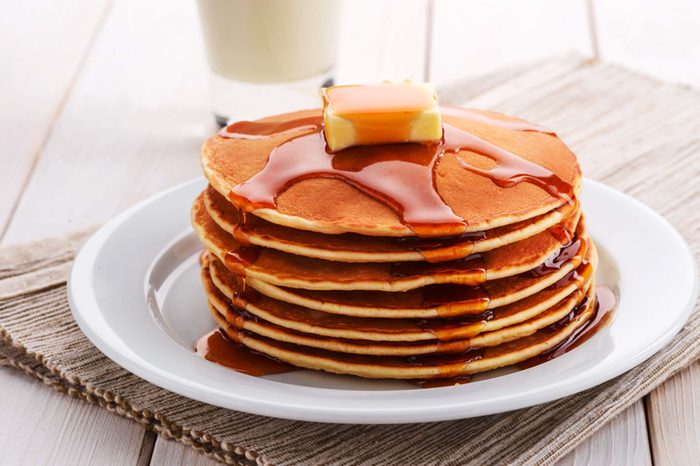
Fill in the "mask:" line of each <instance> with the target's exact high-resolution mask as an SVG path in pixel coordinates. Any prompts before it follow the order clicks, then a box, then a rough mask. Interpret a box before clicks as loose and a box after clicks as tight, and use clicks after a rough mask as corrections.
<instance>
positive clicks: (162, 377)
mask: <svg viewBox="0 0 700 466" xmlns="http://www.w3.org/2000/svg"><path fill="white" fill-rule="evenodd" d="M204 183H205V181H204V179H203V178H202V177H197V178H194V179H192V180H188V181H185V182H183V183H180V184H177V185H175V186H173V187H171V188H169V189H166V190H164V191H161V192H160V193H157V194H155V195H154V196H151V197H149V198H147V199H145V200H143V201H141V202H139V203H137V204H136V205H134V206H132V207H130V208H129V209H127V210H125V211H124V212H122V213H121V214H119V215H118V216H116V217H115V218H114V219H113V220H111V221H110V222H108V223H107V224H106V225H104V226H103V227H102V228H100V229H99V230H98V231H97V232H96V233H95V234H93V235H92V236H91V237H90V239H89V240H88V241H87V242H86V243H85V244H84V245H83V247H82V248H81V250H80V251H79V252H78V254H77V255H76V257H75V260H74V263H73V265H72V267H71V270H70V273H69V276H68V281H67V290H68V301H69V304H70V308H71V312H72V315H73V318H74V319H75V320H76V322H77V323H78V325H79V327H80V329H81V331H82V332H83V333H84V334H85V335H86V336H87V338H88V339H89V340H90V341H91V342H92V343H93V344H94V345H95V346H96V347H97V349H98V350H100V351H101V352H102V353H103V354H105V355H106V356H107V357H108V358H110V359H111V360H112V361H114V362H115V363H116V364H118V365H119V366H121V367H123V368H125V369H126V370H128V371H130V372H132V373H133V374H135V375H137V376H138V377H141V378H143V379H145V380H147V381H149V382H151V383H153V384H155V385H157V386H159V387H161V388H164V389H166V390H169V391H172V392H174V393H178V394H181V395H184V396H187V397H189V398H192V399H195V400H197V401H201V402H204V403H209V404H213V405H216V406H220V407H223V408H228V409H234V410H239V411H244V412H248V413H252V414H258V415H265V416H272V417H277V418H283V419H290V420H302V421H311V422H331V423H356V424H389V423H415V422H433V421H446V420H454V419H464V418H468V417H475V416H480V415H487V414H497V413H501V412H506V411H511V410H515V409H520V408H525V407H529V406H534V405H537V404H540V403H544V402H548V401H554V400H557V399H560V398H562V397H565V396H569V395H573V394H575V393H579V392H581V391H583V390H586V389H589V388H592V387H594V386H597V385H599V384H601V383H604V382H606V381H608V380H611V379H612V378H614V377H617V376H619V375H620V374H622V373H624V372H627V371H628V370H630V369H632V368H633V367H635V366H637V365H638V364H640V363H642V362H643V361H645V360H647V359H649V358H650V357H651V356H653V355H654V354H655V353H656V352H657V351H658V350H659V349H661V348H662V347H663V346H665V345H666V344H667V343H668V342H669V341H670V340H671V339H672V338H673V337H674V336H675V335H676V334H677V333H678V332H679V331H680V329H681V328H682V327H683V325H685V323H686V322H687V320H688V317H689V315H690V313H691V311H692V310H693V308H694V305H695V301H696V298H697V294H698V287H699V282H698V269H697V264H696V261H695V257H694V255H693V254H692V251H691V249H690V247H689V245H688V243H687V242H686V241H685V239H684V238H683V236H682V235H681V234H680V233H679V232H678V231H677V230H676V228H675V227H673V225H671V224H670V223H669V222H668V221H667V220H666V219H665V218H664V217H663V216H662V215H660V214H659V213H657V212H656V211H654V210H653V209H651V208H650V207H648V206H647V205H645V204H644V203H642V202H640V201H639V200H637V199H635V198H633V197H631V196H629V195H627V194H625V193H623V192H621V191H618V190H615V189H613V188H611V187H609V186H607V185H605V184H603V183H601V182H598V181H594V180H591V179H585V181H584V184H591V185H593V186H595V189H600V190H603V191H605V194H606V196H607V195H616V196H622V197H624V198H625V200H626V201H628V202H632V203H633V204H635V205H636V207H638V208H641V210H642V211H644V214H645V215H651V216H652V217H653V218H654V219H655V220H656V223H659V224H661V225H663V226H664V228H665V230H666V232H667V233H668V234H670V235H672V236H674V237H675V240H676V241H677V242H680V244H682V245H683V246H684V248H685V253H686V255H685V256H686V257H687V258H688V259H689V262H690V268H691V269H692V272H693V277H694V278H693V284H692V290H691V291H690V293H689V295H688V300H687V303H686V305H685V308H684V310H683V311H682V312H681V313H680V314H679V318H678V320H677V321H675V322H674V325H673V326H670V327H669V328H668V330H667V331H666V332H665V333H664V334H663V335H662V336H661V337H660V338H658V339H657V340H656V341H655V342H653V343H652V344H650V345H648V346H647V347H646V348H645V349H644V350H643V351H640V352H638V353H637V354H635V355H633V356H630V357H628V358H626V359H625V360H623V361H621V362H619V363H618V364H617V365H614V366H612V367H604V368H601V369H599V370H598V371H597V372H596V373H595V376H594V377H588V378H586V379H585V380H579V379H581V377H570V378H567V379H564V380H562V381H559V382H558V383H555V384H551V385H550V386H548V387H547V390H540V391H539V392H538V391H537V388H536V387H534V388H531V389H529V390H525V391H522V392H518V393H516V394H512V393H511V394H504V395H503V396H501V397H496V398H491V399H490V400H489V401H490V403H489V404H490V405H491V409H485V410H479V409H478V408H476V409H475V408H474V407H473V406H472V407H468V408H465V405H464V404H463V403H462V404H455V403H452V404H447V405H437V406H436V405H429V404H426V405H413V406H409V407H405V406H403V407H384V408H382V410H381V412H379V413H378V412H377V410H376V408H371V409H367V408H365V409H358V408H357V407H356V406H351V405H348V406H345V405H343V404H340V405H337V406H334V407H333V408H332V409H329V408H327V407H322V406H315V405H313V404H310V405H309V404H307V405H295V404H290V403H289V402H283V401H278V400H270V399H264V400H261V399H260V398H259V397H250V396H249V395H248V394H247V393H241V392H230V391H229V392H226V395H227V397H225V398H217V396H218V395H219V392H220V390H218V389H215V388H212V387H208V386H199V385H192V383H182V382H181V381H180V380H179V379H180V378H181V377H177V376H176V375H175V374H173V373H172V372H163V371H158V370H154V369H157V368H149V367H146V366H144V365H143V364H141V363H140V360H141V359H139V360H135V359H134V358H132V357H129V355H126V354H123V353H122V352H121V351H120V350H119V349H118V348H116V347H114V346H113V345H112V344H111V343H110V342H109V341H108V340H107V339H106V338H105V336H104V335H101V334H100V332H99V331H97V330H96V329H95V328H93V327H92V325H91V323H90V322H89V321H88V317H89V316H90V315H92V317H93V318H95V317H99V314H100V312H101V311H100V305H99V303H98V301H97V297H96V296H95V294H94V292H92V291H93V290H94V288H93V280H92V279H93V277H92V275H91V272H92V270H93V269H94V266H95V261H96V259H97V257H98V254H99V252H100V251H101V248H102V246H104V243H105V242H106V241H107V240H108V239H109V238H110V237H111V235H112V234H113V233H114V232H115V231H116V230H117V229H118V228H120V227H121V226H122V225H123V224H124V223H126V222H127V221H128V220H129V219H130V218H131V217H132V216H133V215H134V214H135V213H137V212H139V211H141V210H142V209H144V208H146V207H147V206H149V205H150V204H151V203H153V202H155V201H157V200H159V199H161V198H163V197H166V196H169V195H171V193H173V192H176V191H178V190H181V189H185V188H188V187H190V185H197V184H202V186H204ZM78 284H80V285H78ZM86 285H87V286H86ZM78 286H81V287H82V288H81V291H84V290H85V288H87V289H89V290H90V291H91V293H89V294H88V293H84V292H81V293H76V289H77V287H78ZM112 332H114V331H113V330H112ZM136 356H137V357H139V356H138V355H136ZM139 358H140V357H139ZM260 380H265V379H260ZM190 382H191V381H190ZM267 382H273V383H279V382H274V381H270V380H268V381H267ZM572 385H573V388H572ZM298 388H302V387H298V386H297V389H298ZM458 388H459V387H441V388H435V389H431V391H432V390H455V389H458ZM303 389H304V390H307V391H309V392H310V393H311V394H313V393H314V392H316V393H324V394H328V392H339V393H340V396H342V394H348V392H354V391H357V392H362V393H364V394H371V393H376V392H377V391H374V392H373V391H372V390H367V391H360V390H339V389H332V388H323V387H303ZM317 391H320V392H317ZM381 393H382V394H384V396H387V395H390V394H392V393H402V394H404V395H405V394H406V391H402V390H381ZM465 411H468V412H465Z"/></svg>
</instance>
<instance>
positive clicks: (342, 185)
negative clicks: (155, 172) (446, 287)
mask: <svg viewBox="0 0 700 466" xmlns="http://www.w3.org/2000/svg"><path fill="white" fill-rule="evenodd" d="M475 113H478V114H479V115H483V116H485V117H487V118H485V119H483V121H482V119H479V121H477V120H476V119H467V118H462V117H458V116H453V115H452V114H450V115H443V121H444V122H445V123H447V124H450V125H452V126H454V127H456V128H458V129H460V130H464V131H467V132H469V133H471V134H473V135H475V136H477V137H479V138H481V139H483V140H484V141H487V142H488V143H491V144H494V145H496V146H498V147H500V148H502V149H505V150H508V151H510V152H512V153H515V154H517V155H518V156H520V157H521V158H522V159H524V160H527V161H530V162H533V163H535V164H537V165H539V166H541V167H544V168H546V169H548V170H550V171H551V172H552V173H554V174H555V175H557V176H558V177H559V178H560V179H561V180H562V181H564V182H565V183H567V184H569V185H571V186H572V190H573V194H574V195H575V194H576V193H578V191H579V188H580V182H581V171H580V169H579V166H578V163H577V161H576V157H575V156H574V154H573V153H571V151H570V150H569V149H568V148H567V147H566V145H565V144H564V143H563V142H562V141H561V140H559V139H558V138H557V137H556V136H553V135H550V134H545V133H542V132H536V131H516V130H513V129H508V128H504V127H499V126H497V125H495V124H490V123H489V122H488V120H489V118H493V119H495V120H501V121H514V120H513V119H512V118H510V117H507V116H504V115H499V114H494V113H486V112H475ZM314 115H320V110H307V111H302V112H294V113H289V114H283V115H278V116H274V117H269V118H266V119H264V120H261V121H270V122H284V121H291V120H293V119H296V118H302V117H308V116H314ZM309 132H310V131H306V133H304V132H285V133H281V134H277V135H273V136H270V137H264V138H257V139H233V138H224V137H221V136H214V137H212V138H210V139H209V140H208V141H207V142H206V143H205V144H204V147H203V148H202V167H203V170H204V173H205V176H206V177H207V179H208V180H209V182H210V183H211V185H212V186H213V187H214V188H215V189H216V190H217V191H218V192H219V193H221V194H223V195H224V196H229V194H230V192H231V190H232V189H234V188H235V187H236V186H237V185H239V184H241V183H243V182H245V181H247V180H249V179H250V178H251V177H253V176H254V175H256V174H257V173H259V172H260V171H261V170H263V168H264V167H265V165H266V163H267V160H268V156H269V154H270V152H271V151H272V150H273V149H274V148H276V147H277V146H279V145H280V144H282V143H283V142H285V141H288V140H291V139H293V138H295V137H298V136H299V135H300V134H308V133H309ZM397 147H398V146H397ZM397 150H399V149H397ZM341 153H342V151H341ZM330 156H331V155H329V157H330ZM460 158H461V159H462V160H464V161H466V162H467V163H469V164H471V165H472V166H474V167H477V168H480V169H484V170H489V169H492V168H494V167H495V165H496V164H495V162H494V161H493V160H491V159H490V158H488V157H486V156H483V155H479V154H477V153H475V152H471V151H461V152H459V153H458V154H451V153H445V154H444V156H443V157H442V158H441V159H440V160H439V161H438V164H437V166H436V167H435V172H434V185H435V187H436V189H437V192H438V194H439V196H440V197H441V198H442V200H443V201H444V202H445V204H446V205H447V206H449V208H450V209H451V210H452V211H453V212H454V214H456V215H457V216H458V217H461V218H462V219H464V220H465V221H466V225H465V226H464V227H463V231H480V230H488V229H491V228H496V227H499V226H504V225H508V224H511V223H515V222H519V221H524V220H527V219H529V218H532V217H535V216H538V215H542V214H545V213H547V212H549V211H551V210H553V209H556V208H557V207H560V206H562V205H563V204H564V203H565V202H566V201H567V200H566V199H564V198H561V197H556V196H552V195H551V194H549V193H548V192H546V191H545V190H544V189H542V188H540V187H538V186H536V185H535V184H532V183H530V182H527V181H524V182H520V183H517V184H515V185H512V186H508V187H501V186H499V185H497V184H496V183H494V181H493V180H491V179H490V178H489V177H486V176H483V175H480V174H477V173H474V172H472V171H469V170H467V169H465V168H463V167H462V166H461V165H460V160H459V159H460ZM254 214H255V215H257V216H260V217H262V218H264V219H266V220H268V221H270V222H272V223H276V224H279V225H284V226H288V227H291V228H296V229H302V230H309V231H317V232H322V233H331V234H337V233H346V232H353V233H360V234H367V235H376V236H413V235H414V232H413V231H412V230H411V229H410V228H408V227H407V226H406V225H404V224H403V223H402V221H401V219H400V218H399V216H398V215H397V213H396V212H395V211H394V210H393V209H392V208H390V207H389V206H387V205H386V204H384V203H383V202H381V201H379V200H376V199H374V198H373V197H370V196H369V195H367V194H365V193H363V192H362V191H360V190H359V189H358V188H356V187H354V186H352V185H351V184H349V183H348V182H347V181H344V180H342V179H336V178H322V177H312V178H308V179H304V180H301V181H298V182H296V183H295V184H293V185H292V186H291V187H289V188H288V189H286V190H285V191H283V192H281V193H280V194H279V195H278V196H277V199H276V207H275V208H259V209H257V210H254ZM450 234H455V231H454V229H450V230H449V231H448V230H445V231H442V232H441V231H440V230H439V229H436V230H435V232H434V236H441V235H450Z"/></svg>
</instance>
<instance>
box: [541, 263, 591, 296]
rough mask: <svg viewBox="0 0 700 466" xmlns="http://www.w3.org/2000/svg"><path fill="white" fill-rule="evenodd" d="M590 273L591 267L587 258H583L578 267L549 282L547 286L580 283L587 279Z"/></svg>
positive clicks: (554, 286)
mask: <svg viewBox="0 0 700 466" xmlns="http://www.w3.org/2000/svg"><path fill="white" fill-rule="evenodd" d="M592 273H593V267H592V266H591V264H590V263H589V262H588V261H587V260H584V261H583V262H582V263H581V265H579V266H578V268H576V269H574V270H572V271H571V272H569V273H567V274H566V275H564V276H563V277H562V278H560V279H559V280H557V281H556V282H554V283H553V284H551V285H550V286H549V288H550V289H556V288H566V287H567V286H569V285H572V284H577V283H581V282H583V281H585V280H587V279H589V278H590V277H591V274H592Z"/></svg>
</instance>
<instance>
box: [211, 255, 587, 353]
mask: <svg viewBox="0 0 700 466" xmlns="http://www.w3.org/2000/svg"><path fill="white" fill-rule="evenodd" d="M207 267H208V271H207V273H208V275H207V280H211V281H212V285H213V286H214V287H215V288H216V290H217V292H219V293H221V294H222V295H223V296H224V297H225V298H226V299H227V300H228V301H229V302H232V303H234V305H235V306H236V307H238V308H240V309H242V310H244V311H246V312H248V313H249V314H251V315H253V316H256V317H258V318H260V319H264V320H267V321H269V322H271V323H274V324H276V325H279V326H282V327H285V328H288V329H291V330H295V331H300V332H306V333H314V334H318V335H323V336H329V337H339V338H352V339H360V340H378V341H418V340H431V339H436V338H437V339H439V340H443V341H447V340H453V339H458V338H467V337H470V336H475V335H477V334H479V333H481V332H490V331H494V330H498V329H501V328H504V327H507V326H510V325H514V324H518V323H521V322H524V321H526V320H528V319H530V318H533V317H534V316H536V315H538V314H540V313H542V312H545V311H546V310H547V309H549V308H550V307H553V306H555V305H556V304H557V303H559V302H561V301H563V300H565V299H566V298H567V297H569V296H571V295H572V294H574V293H576V292H577V291H579V290H581V289H584V288H586V287H587V285H588V284H589V283H590V281H591V279H592V276H591V274H587V275H577V276H576V277H575V279H573V280H571V281H567V282H565V285H564V284H562V285H560V286H556V285H555V286H551V287H549V288H548V289H546V290H544V291H542V292H540V293H537V294H536V295H533V296H531V297H529V298H525V299H523V300H520V301H517V302H515V303H513V304H509V305H506V306H502V307H498V308H495V309H491V310H488V311H485V312H483V313H480V314H473V315H469V316H466V317H463V318H444V317H439V318H433V319H395V318H387V317H377V316H372V317H352V316H344V315H338V314H330V313H326V312H321V311H316V310H313V309H309V308H305V307H302V306H297V305H294V304H289V303H285V302H282V301H278V300H276V299H273V298H269V297H267V296H264V295H261V294H259V293H258V292H256V291H255V290H253V289H252V288H250V287H248V286H247V285H246V284H245V282H244V281H242V280H238V279H237V277H235V276H233V275H232V274H231V273H230V272H228V270H227V269H226V268H225V267H224V266H223V265H222V264H221V263H220V262H219V261H218V260H217V259H216V258H212V259H211V260H207ZM206 286H208V285H206Z"/></svg>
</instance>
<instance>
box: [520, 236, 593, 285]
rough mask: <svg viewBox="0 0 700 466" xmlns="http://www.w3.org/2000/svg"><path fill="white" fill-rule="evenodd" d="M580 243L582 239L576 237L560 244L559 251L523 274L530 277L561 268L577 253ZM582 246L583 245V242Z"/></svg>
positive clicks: (547, 273) (542, 275)
mask: <svg viewBox="0 0 700 466" xmlns="http://www.w3.org/2000/svg"><path fill="white" fill-rule="evenodd" d="M582 243H583V241H582V240H580V239H577V240H576V241H573V242H571V243H569V244H567V245H565V246H562V247H561V248H559V251H557V252H556V253H555V254H552V255H551V256H549V257H548V258H547V259H546V260H545V261H544V262H543V263H541V264H540V265H538V266H537V267H535V268H534V269H532V270H530V271H528V272H525V275H527V276H530V277H544V276H545V275H549V274H550V273H553V272H556V271H557V270H559V269H561V267H562V265H564V264H565V263H566V262H568V261H569V260H571V258H573V257H574V256H576V254H578V253H579V251H580V250H581V247H582ZM583 246H584V247H585V243H584V244H583Z"/></svg>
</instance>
